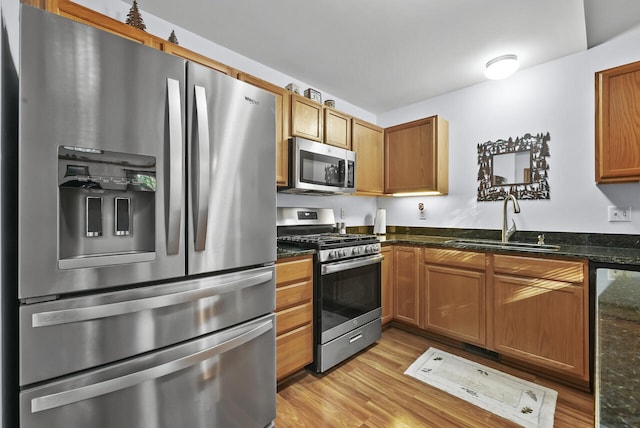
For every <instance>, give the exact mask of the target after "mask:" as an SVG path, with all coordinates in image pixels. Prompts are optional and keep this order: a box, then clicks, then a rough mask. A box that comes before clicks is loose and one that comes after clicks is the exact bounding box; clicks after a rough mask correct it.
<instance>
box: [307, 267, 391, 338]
mask: <svg viewBox="0 0 640 428" xmlns="http://www.w3.org/2000/svg"><path fill="white" fill-rule="evenodd" d="M383 258H384V256H383V255H382V254H376V255H372V256H366V257H360V258H357V259H351V260H346V261H340V262H335V263H324V264H322V265H320V275H319V281H318V287H317V291H318V294H319V295H318V296H317V297H318V300H317V301H316V307H317V308H320V309H321V312H320V313H319V314H317V320H318V322H319V327H320V328H319V333H320V334H319V336H320V337H319V342H320V344H324V343H327V342H329V341H331V340H333V339H335V338H337V337H339V336H341V335H343V334H345V333H348V332H349V331H351V330H353V329H354V328H357V327H359V326H361V325H364V324H366V323H368V322H370V321H373V320H375V319H377V318H380V316H381V314H382V310H381V307H380V298H381V266H382V264H381V262H382V259H383Z"/></svg>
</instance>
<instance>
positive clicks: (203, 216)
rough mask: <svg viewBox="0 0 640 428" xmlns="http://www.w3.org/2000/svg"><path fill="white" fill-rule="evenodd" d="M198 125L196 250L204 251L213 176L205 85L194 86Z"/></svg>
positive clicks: (194, 167)
mask: <svg viewBox="0 0 640 428" xmlns="http://www.w3.org/2000/svg"><path fill="white" fill-rule="evenodd" d="M194 90H195V104H196V108H195V113H194V116H195V117H194V120H195V125H196V133H195V137H196V138H197V139H198V141H197V145H196V144H195V143H196V142H195V141H194V142H193V143H194V145H193V153H194V156H193V157H192V163H193V165H192V167H193V174H194V179H193V183H194V190H193V205H194V206H193V227H194V235H195V236H194V240H195V243H194V244H195V245H194V248H195V250H196V251H204V249H205V246H206V242H207V220H208V218H209V181H210V176H211V171H210V168H211V164H210V160H209V159H210V153H209V150H210V146H209V145H210V141H209V112H208V109H207V94H206V92H205V89H204V87H203V86H198V85H195V86H194Z"/></svg>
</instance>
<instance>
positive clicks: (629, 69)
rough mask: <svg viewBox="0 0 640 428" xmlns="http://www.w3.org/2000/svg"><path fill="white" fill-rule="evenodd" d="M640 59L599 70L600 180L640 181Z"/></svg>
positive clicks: (597, 75)
mask: <svg viewBox="0 0 640 428" xmlns="http://www.w3.org/2000/svg"><path fill="white" fill-rule="evenodd" d="M639 141H640V61H638V62H634V63H632V64H627V65H623V66H620V67H615V68H611V69H608V70H604V71H600V72H597V73H596V182H597V183H618V182H628V181H638V180H640V144H639V143H638V142H639Z"/></svg>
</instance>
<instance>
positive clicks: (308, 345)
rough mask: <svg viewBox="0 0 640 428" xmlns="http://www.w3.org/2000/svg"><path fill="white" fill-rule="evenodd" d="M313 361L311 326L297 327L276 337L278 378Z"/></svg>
mask: <svg viewBox="0 0 640 428" xmlns="http://www.w3.org/2000/svg"><path fill="white" fill-rule="evenodd" d="M312 362H313V326H312V325H311V324H309V325H306V326H304V327H300V328H297V329H295V330H292V331H290V332H288V333H285V334H283V335H281V336H278V337H277V338H276V377H277V378H278V380H280V379H282V378H284V377H285V376H287V375H290V374H291V373H293V372H295V371H296V370H299V369H301V368H303V367H304V366H306V365H307V364H310V363H312Z"/></svg>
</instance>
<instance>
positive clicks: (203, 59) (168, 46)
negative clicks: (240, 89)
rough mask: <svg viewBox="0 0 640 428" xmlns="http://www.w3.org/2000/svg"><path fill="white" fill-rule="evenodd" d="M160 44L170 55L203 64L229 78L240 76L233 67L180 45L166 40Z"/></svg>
mask: <svg viewBox="0 0 640 428" xmlns="http://www.w3.org/2000/svg"><path fill="white" fill-rule="evenodd" d="M160 43H161V48H162V50H163V51H164V52H166V53H168V54H171V55H175V56H179V57H181V58H184V59H187V60H189V61H193V62H197V63H198V64H202V65H204V66H206V67H209V68H212V69H214V70H216V71H219V72H220V73H223V74H226V75H227V76H231V77H236V75H237V74H238V72H237V71H236V70H235V69H234V68H233V67H229V66H228V65H226V64H223V63H221V62H218V61H215V60H213V59H211V58H209V57H207V56H204V55H201V54H199V53H197V52H194V51H192V50H189V49H187V48H185V47H182V46H180V45H176V44H175V43H171V42H169V41H166V40H162V41H161V42H160Z"/></svg>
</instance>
